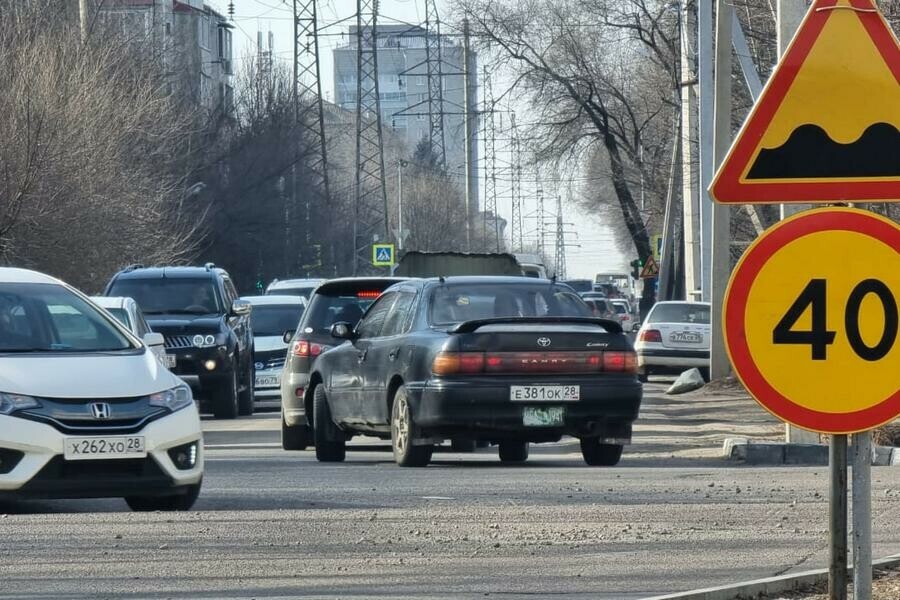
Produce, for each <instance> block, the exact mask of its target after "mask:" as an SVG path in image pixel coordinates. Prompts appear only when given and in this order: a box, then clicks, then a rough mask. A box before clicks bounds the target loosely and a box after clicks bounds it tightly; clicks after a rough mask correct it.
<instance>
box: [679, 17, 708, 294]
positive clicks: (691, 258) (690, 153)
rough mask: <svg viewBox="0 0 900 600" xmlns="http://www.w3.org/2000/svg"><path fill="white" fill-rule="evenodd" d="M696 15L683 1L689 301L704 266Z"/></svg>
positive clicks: (683, 151)
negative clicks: (694, 40) (696, 145)
mask: <svg viewBox="0 0 900 600" xmlns="http://www.w3.org/2000/svg"><path fill="white" fill-rule="evenodd" d="M692 21H693V20H692V17H691V14H690V12H689V11H688V10H687V7H686V6H685V5H684V4H683V3H682V4H680V5H679V8H678V29H679V37H680V44H679V47H680V50H681V51H680V55H681V65H680V69H679V79H680V81H679V84H680V86H681V124H682V126H681V161H682V163H681V164H682V175H681V190H682V192H681V196H682V202H683V206H682V209H683V227H684V289H685V292H686V293H687V299H688V300H697V299H699V298H698V297H697V291H698V290H700V288H701V282H702V278H701V273H702V265H701V263H700V260H701V259H700V204H699V198H698V196H699V189H698V183H699V177H698V173H697V166H698V163H699V161H698V160H697V154H696V152H695V149H694V132H695V131H696V130H697V127H696V125H697V116H698V114H697V106H696V101H697V94H696V91H695V86H696V83H695V81H694V72H693V70H694V69H693V60H692V57H691V50H692V47H693V46H692V44H691V31H692V29H693V27H692V25H693V22H692Z"/></svg>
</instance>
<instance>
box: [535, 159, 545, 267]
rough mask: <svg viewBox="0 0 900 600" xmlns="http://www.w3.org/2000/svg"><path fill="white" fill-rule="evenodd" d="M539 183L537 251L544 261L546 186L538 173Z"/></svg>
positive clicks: (537, 180)
mask: <svg viewBox="0 0 900 600" xmlns="http://www.w3.org/2000/svg"><path fill="white" fill-rule="evenodd" d="M535 180H536V182H537V190H536V193H537V251H538V255H539V256H540V257H541V258H542V259H543V258H544V236H545V235H546V233H547V232H546V231H545V229H544V224H545V223H544V221H545V219H546V213H545V211H544V185H543V183H541V173H540V171H538V172H537V176H536V178H535Z"/></svg>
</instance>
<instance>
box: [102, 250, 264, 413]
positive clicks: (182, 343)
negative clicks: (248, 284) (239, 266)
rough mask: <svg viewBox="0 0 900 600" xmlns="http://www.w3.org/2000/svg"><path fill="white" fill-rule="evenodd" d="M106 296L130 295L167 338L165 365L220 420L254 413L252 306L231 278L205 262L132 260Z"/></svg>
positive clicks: (149, 320)
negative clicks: (196, 264) (143, 263)
mask: <svg viewBox="0 0 900 600" xmlns="http://www.w3.org/2000/svg"><path fill="white" fill-rule="evenodd" d="M105 294H106V295H107V296H128V297H131V298H134V300H135V301H136V302H137V303H138V305H139V306H140V307H141V310H142V311H143V312H144V315H146V317H147V321H148V322H149V324H150V327H151V328H152V329H153V331H155V332H157V333H161V334H163V336H164V337H165V340H166V357H167V359H168V364H167V366H168V367H169V370H171V371H172V372H173V373H175V374H176V375H178V376H179V377H181V378H182V379H183V380H184V381H185V382H187V383H188V384H189V385H190V386H191V387H192V388H193V390H194V393H195V395H196V396H197V397H198V398H199V399H200V401H201V405H202V406H204V407H205V408H207V409H208V410H211V412H212V413H213V414H214V415H215V416H216V417H217V418H220V419H233V418H235V417H237V416H238V414H242V415H249V414H252V413H253V378H254V372H253V332H252V330H251V328H250V311H251V306H250V304H249V303H248V302H245V301H244V300H239V299H238V294H237V291H236V290H235V288H234V284H233V283H232V282H231V278H230V277H229V276H228V273H226V272H225V270H224V269H220V268H217V267H216V266H215V265H213V264H212V263H209V264H207V265H206V266H203V267H150V268H145V267H143V266H141V265H134V266H131V267H128V268H126V269H124V270H122V271H120V272H118V273H116V274H115V275H114V276H113V278H112V280H110V282H109V284H108V285H107V286H106V292H105Z"/></svg>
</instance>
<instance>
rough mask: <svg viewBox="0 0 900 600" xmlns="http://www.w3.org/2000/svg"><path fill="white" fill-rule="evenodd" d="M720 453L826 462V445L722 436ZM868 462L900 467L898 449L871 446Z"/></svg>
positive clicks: (757, 460) (749, 460)
mask: <svg viewBox="0 0 900 600" xmlns="http://www.w3.org/2000/svg"><path fill="white" fill-rule="evenodd" d="M722 454H723V455H724V456H725V458H727V459H728V460H733V461H737V462H742V463H744V464H747V465H808V466H827V465H828V446H827V445H826V444H788V443H778V442H754V441H751V440H748V439H747V438H726V439H725V443H724V444H723V446H722ZM872 465H873V466H876V467H888V466H900V448H893V447H890V446H875V447H874V448H873V449H872Z"/></svg>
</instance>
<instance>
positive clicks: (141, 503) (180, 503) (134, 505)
mask: <svg viewBox="0 0 900 600" xmlns="http://www.w3.org/2000/svg"><path fill="white" fill-rule="evenodd" d="M202 484H203V481H202V480H201V481H199V482H197V483H195V484H194V485H191V486H188V489H187V492H185V493H184V494H178V495H176V496H126V497H125V503H126V504H127V505H128V508H130V509H131V510H133V511H136V512H149V511H154V510H165V511H173V510H191V507H193V506H194V503H195V502H196V501H197V497H198V496H199V495H200V486H201V485H202Z"/></svg>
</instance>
